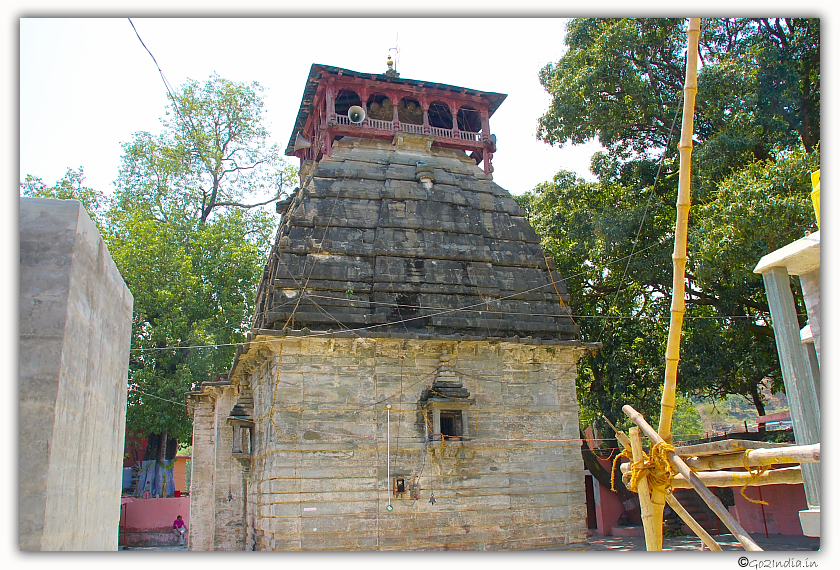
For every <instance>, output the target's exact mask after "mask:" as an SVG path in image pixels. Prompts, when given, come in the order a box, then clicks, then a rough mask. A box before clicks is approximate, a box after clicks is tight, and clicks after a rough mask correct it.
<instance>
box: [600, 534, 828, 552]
mask: <svg viewBox="0 0 840 570" xmlns="http://www.w3.org/2000/svg"><path fill="white" fill-rule="evenodd" d="M751 537H752V539H753V540H754V541H755V542H756V543H757V544H758V545H759V546H760V547H761V548H763V549H764V550H766V551H780V552H788V551H797V550H807V551H814V550H819V548H820V539H819V538H815V537H810V536H792V535H786V534H771V535H770V538H767V537H766V536H765V535H763V534H761V535H759V534H753V535H751ZM712 538H714V539H715V540H716V541H717V543H718V544H720V546H721V548H723V549H724V550H743V547H742V546H741V545H740V544H739V543H738V540H737V539H736V538H735V537H734V536H732V535H731V534H721V535H718V536H713V537H712ZM700 544H701V542H700V539H699V538H697V537H696V536H671V537H669V536H666V537H665V539H664V542H663V545H662V550H700ZM589 550H616V551H629V550H646V548H645V539H644V537H642V536H632V537H621V536H590V537H589Z"/></svg>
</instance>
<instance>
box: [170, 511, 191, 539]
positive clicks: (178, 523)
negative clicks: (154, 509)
mask: <svg viewBox="0 0 840 570" xmlns="http://www.w3.org/2000/svg"><path fill="white" fill-rule="evenodd" d="M172 532H174V533H175V534H176V535H178V543H179V544H184V541H185V536H186V534H187V525H185V524H184V519H182V518H181V515H178V518H176V519H175V522H173V523H172Z"/></svg>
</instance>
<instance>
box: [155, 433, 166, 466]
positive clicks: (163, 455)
mask: <svg viewBox="0 0 840 570" xmlns="http://www.w3.org/2000/svg"><path fill="white" fill-rule="evenodd" d="M166 436H167V431H166V430H163V433H162V434H160V447H159V448H158V456H157V460H158V463H160V464H161V465H163V461H164V460H165V459H166Z"/></svg>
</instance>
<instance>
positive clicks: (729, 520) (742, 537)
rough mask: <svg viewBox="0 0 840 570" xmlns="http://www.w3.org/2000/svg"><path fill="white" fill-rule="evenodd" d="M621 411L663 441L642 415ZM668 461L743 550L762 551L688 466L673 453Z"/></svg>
mask: <svg viewBox="0 0 840 570" xmlns="http://www.w3.org/2000/svg"><path fill="white" fill-rule="evenodd" d="M621 410H622V411H623V412H624V413H625V414H627V416H628V417H629V418H630V419H631V420H633V423H634V424H636V425H637V426H639V428H641V430H642V431H643V432H644V434H645V435H646V436H648V438H650V440H651V441H653V442H654V443H660V442H662V441H664V440H663V439H662V438H661V437H660V436H659V434H658V433H656V430H654V429H653V428H652V427H651V426H650V424H648V423H647V422H646V421H645V418H643V417H642V415H641V414H640V413H639V412H637V411H636V410H634V409H633V407H632V406H629V405H625V406H624V407H622V408H621ZM667 457H668V461H670V463H671V465H672V466H673V467H674V469H676V470H677V471H678V472H679V473H681V474H682V475H683V477H685V478H686V479H687V480H688V481H690V482H691V486H692V487H693V488H694V490H695V491H697V494H698V495H700V497H701V498H702V499H703V500H704V501H706V504H707V505H709V508H710V509H712V511H713V512H714V513H715V514H716V515H717V516H718V518H719V519H720V520H722V521H723V524H725V525H726V528H728V529H729V530H730V531H731V532H732V534H733V535H734V536H735V538H737V539H738V542H740V543H741V545H742V546H743V547H744V549H745V550H752V551H762V550H763V549H762V548H761V547H760V546H759V545H758V544H756V543H755V541H754V540H753V539H752V538H750V535H749V534H748V533H747V531H746V530H744V528H743V527H742V526H741V525H740V524H738V521H737V520H735V517H733V516H732V514H731V513H730V512H729V511H728V510H726V507H724V506H723V504H722V503H721V502H720V500H719V499H718V498H717V497H715V495H714V494H713V493H712V492H711V491H709V489H708V488H707V487H706V486H705V485H704V484H703V482H702V481H700V479H699V478H698V477H697V474H696V473H694V472H693V471H691V469H689V468H688V465H686V464H685V462H684V461H683V460H682V459H680V457H679V456H678V455H677V454H676V453H674V452H673V451H670V452H668V454H667Z"/></svg>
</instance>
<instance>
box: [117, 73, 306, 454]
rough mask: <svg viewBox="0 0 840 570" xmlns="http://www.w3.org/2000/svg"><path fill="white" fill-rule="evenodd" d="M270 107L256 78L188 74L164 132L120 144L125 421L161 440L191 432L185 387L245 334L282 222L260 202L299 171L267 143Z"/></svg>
mask: <svg viewBox="0 0 840 570" xmlns="http://www.w3.org/2000/svg"><path fill="white" fill-rule="evenodd" d="M262 106H263V101H262V97H261V88H260V87H259V85H258V84H256V83H252V84H249V85H246V84H242V83H234V82H231V81H228V80H225V79H222V78H219V77H218V76H213V77H211V78H210V79H209V80H208V81H207V82H205V83H204V84H199V83H198V82H196V81H192V80H190V81H188V82H187V83H186V85H184V86H183V87H182V88H181V89H180V90H179V91H177V92H175V93H173V94H172V96H171V97H170V106H169V110H168V112H167V116H166V118H165V119H163V121H162V122H163V127H164V128H163V132H162V133H161V134H159V135H152V134H150V133H148V132H139V133H137V134H136V135H135V136H134V138H133V140H131V141H130V142H128V143H125V144H124V145H123V146H124V155H123V164H122V167H121V169H120V175H119V178H118V180H117V183H116V191H115V194H114V196H113V199H112V201H111V207H110V209H109V226H108V232H109V245H111V246H112V247H111V251H112V255H113V256H114V259H115V261H116V263H117V266H118V267H119V269H120V271H121V273H122V275H123V278H124V279H125V280H126V283H127V284H128V286H129V288H130V289H131V290H132V292H133V293H134V323H133V335H134V336H133V342H132V358H131V362H130V383H131V386H132V388H133V389H132V390H131V391H130V392H129V407H128V413H127V420H126V421H127V424H128V426H129V429H131V430H133V431H135V432H138V433H157V434H161V435H162V440H163V443H162V445H161V450H163V449H164V448H165V442H166V439H167V438H168V437H174V438H176V439H178V440H179V441H185V440H187V439H188V438H189V436H190V434H191V431H192V424H191V422H190V421H189V418H188V416H187V414H186V409H185V407H184V405H183V404H184V394H185V393H186V392H187V391H190V390H193V389H195V388H196V387H197V386H198V385H199V384H200V383H201V382H203V381H207V380H211V379H212V378H213V376H214V375H215V374H218V373H223V372H226V371H227V369H228V368H229V366H230V363H231V360H232V357H233V353H234V349H235V346H234V345H235V343H238V342H242V341H243V340H244V335H245V333H246V332H247V330H248V328H249V319H250V318H251V316H252V314H253V310H254V295H255V292H256V285H257V282H258V279H259V276H260V275H261V273H262V269H263V265H264V260H265V255H266V254H267V246H268V244H269V240H270V237H271V232H272V230H273V229H274V221H273V217H272V216H271V215H270V214H269V213H268V212H267V211H266V210H265V209H263V208H261V207H260V206H264V205H265V204H268V203H271V202H273V201H275V200H278V199H279V198H281V197H282V196H283V195H284V193H287V192H288V190H289V187H290V185H291V184H292V182H293V181H294V180H295V177H296V169H295V168H293V167H291V166H290V165H288V164H287V163H285V162H284V161H283V160H282V159H281V158H280V153H279V152H278V150H277V148H276V146H268V145H267V144H266V139H267V136H268V132H267V131H266V129H265V128H264V126H263V125H262V115H261V112H262ZM260 195H262V197H259V196H260ZM266 195H267V197H266ZM251 200H253V202H250V201H251Z"/></svg>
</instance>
